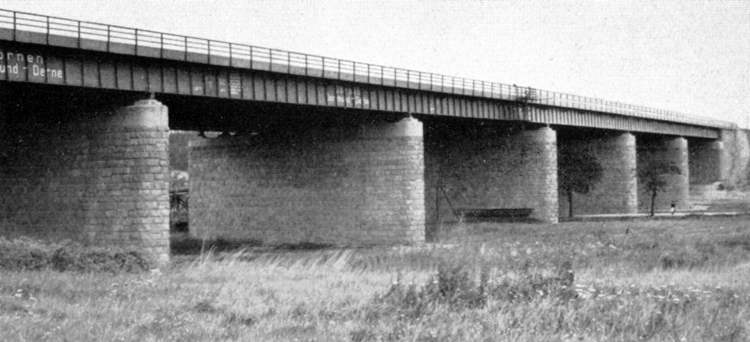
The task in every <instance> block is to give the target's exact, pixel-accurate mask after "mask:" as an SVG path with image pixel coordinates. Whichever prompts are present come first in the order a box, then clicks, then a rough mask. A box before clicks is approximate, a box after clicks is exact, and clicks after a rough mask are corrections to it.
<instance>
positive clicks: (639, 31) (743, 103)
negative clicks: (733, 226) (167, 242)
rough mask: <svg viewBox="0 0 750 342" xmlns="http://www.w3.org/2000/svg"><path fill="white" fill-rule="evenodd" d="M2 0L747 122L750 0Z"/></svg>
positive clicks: (27, 8)
mask: <svg viewBox="0 0 750 342" xmlns="http://www.w3.org/2000/svg"><path fill="white" fill-rule="evenodd" d="M0 8H1V9H7V10H16V11H22V12H30V13H35V14H43V15H50V16H57V17H62V18H68V19H76V20H84V21H91V22H97V23H104V24H113V25H120V26H127V27H133V28H141V29H149V30H154V31H159V32H166V33H172V34H178V35H187V36H194V37H199V38H207V39H214V40H221V41H228V42H232V43H242V44H247V45H254V46H260V47H267V48H276V49H282V50H287V51H294V52H301V53H308V54H314V55H321V56H326V57H334V58H340V59H347V60H353V61H357V62H366V63H371V64H378V65H385V66H390V67H398V68H404V69H411V70H417V71H426V72H433V73H438V74H444V75H449V76H458V77H465V78H471V79H477V80H484V81H491V82H499V83H506V84H517V85H519V86H526V87H533V88H537V89H544V90H551V91H557V92H564V93H570V94H576V95H582V96H589V97H596V98H601V99H605V100H610V101H619V102H624V103H630V104H635V105H643V106H649V107H654V108H660V109H668V110H673V111H678V112H682V113H686V114H690V115H697V116H704V117H710V118H714V119H720V120H727V121H731V122H734V123H737V124H739V125H740V126H741V127H747V125H748V123H749V122H750V1H742V0H737V1H732V0H724V1H719V0H713V1H710V0H705V1H701V0H693V1H601V0H599V1H593V0H592V1H562V0H561V1H541V0H538V1H449V0H442V1H441V0H432V1H407V0H402V1H378V0H375V1H373V0H367V1H355V0H350V1H343V0H341V1H340V0H316V1H280V0H276V1H271V0H224V1H215V0H75V1H70V0H54V1H35V0H3V1H2V3H0Z"/></svg>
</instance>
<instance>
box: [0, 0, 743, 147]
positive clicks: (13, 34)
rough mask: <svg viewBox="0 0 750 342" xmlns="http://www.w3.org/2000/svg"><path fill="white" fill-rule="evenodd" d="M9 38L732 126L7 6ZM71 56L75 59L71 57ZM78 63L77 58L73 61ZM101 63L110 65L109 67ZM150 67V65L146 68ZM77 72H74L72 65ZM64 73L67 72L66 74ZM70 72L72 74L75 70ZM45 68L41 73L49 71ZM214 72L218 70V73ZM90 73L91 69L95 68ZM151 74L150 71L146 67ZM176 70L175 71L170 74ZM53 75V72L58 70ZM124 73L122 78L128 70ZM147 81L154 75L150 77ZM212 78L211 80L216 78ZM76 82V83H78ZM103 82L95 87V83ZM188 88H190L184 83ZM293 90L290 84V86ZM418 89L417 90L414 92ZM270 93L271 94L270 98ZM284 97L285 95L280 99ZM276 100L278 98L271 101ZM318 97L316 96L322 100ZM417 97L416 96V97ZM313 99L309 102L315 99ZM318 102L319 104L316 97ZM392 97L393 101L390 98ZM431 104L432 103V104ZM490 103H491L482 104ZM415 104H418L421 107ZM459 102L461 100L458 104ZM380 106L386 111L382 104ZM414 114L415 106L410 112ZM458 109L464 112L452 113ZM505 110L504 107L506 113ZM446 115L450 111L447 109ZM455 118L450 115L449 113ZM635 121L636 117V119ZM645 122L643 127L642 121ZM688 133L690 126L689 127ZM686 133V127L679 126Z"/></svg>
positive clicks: (231, 83)
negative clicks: (23, 10) (30, 11)
mask: <svg viewBox="0 0 750 342" xmlns="http://www.w3.org/2000/svg"><path fill="white" fill-rule="evenodd" d="M2 40H5V41H9V42H15V43H21V44H29V45H28V46H34V45H41V46H49V47H58V48H69V49H75V50H86V51H92V52H98V53H106V54H113V55H123V56H132V57H141V58H153V59H159V60H163V61H176V62H183V63H191V64H192V63H194V64H202V65H207V66H212V67H217V68H228V69H230V70H232V69H235V70H243V69H244V70H252V71H259V72H269V73H275V74H286V75H292V76H295V77H303V78H314V79H322V80H329V81H336V82H346V83H354V84H360V85H363V86H366V85H369V86H377V87H389V88H398V89H405V90H410V91H412V92H413V91H417V92H430V93H439V94H448V95H457V96H461V97H474V98H479V99H482V100H484V99H486V100H490V101H491V100H495V101H502V102H503V103H506V104H507V103H508V102H510V103H511V104H512V105H514V106H515V107H516V108H518V107H524V108H525V109H524V110H520V111H516V112H518V114H515V115H509V116H508V115H503V117H499V116H498V115H492V114H491V113H489V112H491V111H492V110H487V109H479V110H480V111H482V112H485V113H484V114H481V115H478V116H473V117H478V118H500V119H508V118H510V119H516V120H526V121H532V122H540V123H551V124H561V123H562V124H566V123H567V124H571V125H578V124H584V125H589V124H592V125H594V127H595V126H596V122H600V121H607V120H608V118H606V117H602V118H597V117H595V116H592V115H591V113H593V114H595V113H604V114H610V115H615V116H625V117H628V120H629V121H631V122H641V121H643V120H645V121H658V122H662V123H676V124H680V126H685V125H687V126H692V128H690V129H687V130H686V132H687V131H689V132H687V133H686V134H695V135H697V136H706V137H709V136H713V135H714V134H710V133H705V132H706V130H705V129H704V128H709V130H711V129H717V128H731V127H732V126H733V125H732V124H731V123H728V122H723V121H718V120H712V119H707V118H701V117H695V116H688V115H684V114H681V113H677V112H672V111H666V110H660V109H654V108H649V107H643V106H635V105H629V104H624V103H620V102H614V101H605V100H601V99H596V98H590V97H583V96H577V95H571V94H565V93H558V92H551V91H545V90H539V89H534V88H528V87H516V86H514V85H507V84H502V83H495V82H485V81H478V80H470V79H464V78H457V77H450V76H445V75H440V74H434V73H425V72H419V71H412V70H404V69H399V68H392V67H385V66H379V65H373V64H367V63H359V62H353V61H347V60H341V59H336V58H329V57H321V56H314V55H308V54H301V53H295V52H288V51H282V50H275V49H267V48H260V47H255V46H250V45H243V44H235V43H228V42H221V41H214V40H208V39H201V38H194V37H187V36H178V35H172V34H168V33H160V32H154V31H148V30H141V29H134V28H126V27H120V26H113V25H105V24H97V23H90V22H85V21H76V20H69V19H62V18H55V17H49V16H41V15H35V14H29V13H22V12H14V11H7V10H0V41H2ZM0 53H4V55H5V63H4V64H5V66H6V69H8V68H9V67H12V64H11V61H10V59H11V57H13V58H16V59H18V58H19V56H21V57H20V58H21V59H36V58H38V59H42V60H43V62H44V63H37V64H38V65H37V66H36V68H37V69H40V70H41V69H44V70H45V72H46V73H48V74H49V73H52V72H54V71H56V70H59V71H60V74H61V75H62V74H63V73H65V78H67V77H73V78H75V76H76V74H80V78H82V81H81V83H82V84H81V85H83V86H87V85H88V86H92V84H91V82H89V84H86V80H85V79H83V78H85V74H86V73H85V68H86V66H85V64H86V61H85V60H83V61H81V63H82V64H84V65H83V66H81V68H80V69H81V72H78V73H77V72H76V71H75V70H74V69H76V68H70V67H69V66H68V65H67V64H66V61H64V60H63V61H59V63H58V64H59V66H60V68H58V69H56V68H54V67H52V68H50V64H52V65H54V64H55V58H54V56H48V55H47V54H46V53H45V54H44V56H42V54H39V55H37V54H35V53H34V52H22V51H18V50H16V51H13V50H9V49H6V50H4V51H3V50H0ZM68 60H69V61H70V58H68ZM95 63H96V64H97V66H96V69H97V71H96V74H97V76H96V77H98V78H99V79H100V80H101V77H102V75H103V73H106V72H107V71H106V69H108V67H107V66H106V65H105V64H106V63H102V62H100V61H99V59H97V61H96V62H95ZM33 64H34V63H33V61H31V63H27V61H24V65H25V66H26V67H28V68H29V70H31V71H27V72H26V74H27V75H26V76H17V77H15V79H14V76H13V75H11V73H10V72H5V75H0V79H7V80H15V81H31V82H33V81H34V80H33V77H32V76H34V75H32V74H33V72H34V71H33V70H34V69H33V68H34V65H33ZM73 64H75V62H73ZM101 65H105V67H104V68H102V67H101ZM113 67H114V71H113V74H115V78H116V76H117V75H116V74H117V73H118V71H117V65H114V66H113ZM144 68H145V69H147V67H144ZM69 69H70V70H69ZM132 69H133V68H132V67H131V75H130V77H129V78H130V79H131V83H132V82H133V79H134V78H136V76H137V75H133V74H132ZM63 70H64V71H63ZM68 71H71V72H72V74H71V73H70V72H68ZM45 72H42V73H45ZM188 73H189V74H190V75H187V78H188V79H192V78H193V74H194V71H190V72H188ZM212 73H213V72H212ZM89 74H91V72H89ZM146 74H148V71H147V70H146ZM160 74H161V77H160V78H161V83H162V84H164V83H165V82H167V81H165V80H168V79H170V77H165V76H164V72H163V71H160ZM168 74H169V73H168ZM219 74H225V75H226V77H221V75H219V76H218V77H216V78H215V81H216V83H217V84H216V87H217V88H218V92H217V94H218V96H219V97H221V91H222V89H223V90H224V91H225V92H226V94H225V95H226V97H230V98H231V97H232V95H233V94H235V95H239V97H240V98H246V96H244V95H242V94H241V93H242V92H243V91H244V87H245V85H244V84H243V82H244V80H243V76H242V74H241V73H231V72H226V71H223V72H221V73H219ZM53 76H54V75H53ZM121 76H122V75H121ZM198 76H202V77H200V78H201V79H203V81H204V85H201V86H199V87H200V88H201V91H200V92H199V93H196V91H195V89H196V86H194V85H193V84H192V83H191V84H190V86H189V88H190V91H189V93H190V95H210V94H209V93H208V88H209V87H211V85H210V84H205V83H212V82H205V78H206V75H198ZM49 77H50V75H46V76H45V77H44V81H45V82H46V83H54V80H53V81H52V82H50V80H49ZM145 77H146V78H147V79H148V78H149V77H153V76H149V75H146V76H145ZM178 78H179V76H178V75H175V82H176V83H179V80H177V79H178ZM209 78H210V77H209ZM112 82H113V83H114V85H115V86H114V88H118V89H120V88H121V87H120V83H121V82H119V81H118V80H113V81H112ZM149 82H150V81H147V82H146V83H147V86H146V89H138V87H136V86H135V85H132V86H131V87H130V89H131V90H157V91H165V92H168V91H167V89H164V88H165V87H164V86H162V87H156V88H155V89H151V88H150V87H149V86H148V83H149ZM69 83H70V82H67V81H65V82H63V84H69ZM75 83H76V82H73V85H75ZM97 85H98V86H100V87H105V88H107V86H106V85H103V84H102V82H98V84H97ZM95 86H96V85H95ZM174 88H175V90H176V91H175V93H180V92H179V89H177V88H179V86H178V84H175V85H174ZM183 88H184V87H183ZM287 88H288V87H287ZM357 93H360V94H361V93H362V91H361V90H359V88H351V87H348V88H347V87H344V88H341V87H339V88H337V89H334V90H333V92H330V91H327V92H326V94H325V95H324V96H325V97H327V98H328V99H326V100H325V101H324V102H331V100H333V101H332V102H335V103H340V102H343V105H344V106H345V107H346V106H349V104H350V103H351V104H352V105H353V106H354V107H357V105H358V103H357V102H358V101H359V102H361V103H359V104H360V105H362V106H361V107H362V108H363V109H368V108H366V107H367V106H366V104H364V103H363V102H372V101H373V99H372V98H367V97H363V96H362V95H358V94H357ZM410 94H411V93H410ZM264 97H266V98H267V97H268V96H264ZM277 97H278V96H277ZM266 100H273V99H266ZM316 101H317V100H316ZM415 101H416V100H415ZM308 102H309V101H308ZM317 102H318V103H319V102H320V101H317ZM386 102H387V101H386ZM427 102H429V101H427ZM482 102H484V101H482ZM466 106H468V107H472V106H474V105H473V104H471V103H466V104H459V105H458V107H466ZM415 107H416V106H415ZM424 107H429V108H432V112H431V111H430V110H423V111H422V113H425V114H439V113H433V112H434V111H435V106H434V105H431V104H429V103H427V104H426V105H425V106H424ZM453 107H455V105H453ZM529 107H533V108H534V109H535V110H528V108H529ZM540 108H541V109H544V108H560V109H563V111H562V114H560V113H554V114H553V115H549V114H546V115H545V114H544V113H545V111H544V110H539V109H540ZM377 109H380V108H377ZM565 110H577V111H582V112H588V113H590V114H586V115H584V116H585V117H584V118H577V119H575V120H567V119H566V120H562V121H560V120H555V117H557V116H562V117H564V116H565V114H564V113H565ZM410 111H413V110H410ZM452 111H453V112H458V111H460V109H459V110H456V109H454V110H452ZM501 111H502V110H501ZM445 112H446V113H448V112H451V110H447V111H445ZM449 115H450V114H449ZM633 119H636V120H635V121H633ZM638 119H640V120H638ZM639 125H640V124H639ZM601 128H613V129H629V130H636V131H637V130H640V129H639V128H637V127H635V126H633V124H630V125H629V126H628V125H625V126H623V125H614V126H612V127H609V126H607V127H601ZM683 130H684V129H683ZM696 130H698V131H701V132H703V133H691V132H693V131H696ZM678 131H679V130H678ZM668 133H676V134H685V133H682V132H668Z"/></svg>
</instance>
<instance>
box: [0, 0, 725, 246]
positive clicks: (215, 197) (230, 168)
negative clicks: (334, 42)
mask: <svg viewBox="0 0 750 342" xmlns="http://www.w3.org/2000/svg"><path fill="white" fill-rule="evenodd" d="M0 120H1V121H0V123H1V124H0V129H1V130H2V133H3V134H2V137H1V138H0V146H3V148H2V150H3V151H5V152H4V153H3V154H2V155H0V158H2V166H1V169H0V189H2V195H0V204H2V206H0V223H2V224H3V226H0V234H3V232H5V233H7V234H15V233H19V234H30V235H38V236H42V237H46V238H71V239H77V240H81V241H86V242H91V243H113V244H121V245H123V244H124V245H137V246H142V247H143V248H146V249H147V250H149V251H150V252H151V253H153V254H154V256H155V257H157V258H161V259H165V258H167V255H168V234H169V159H168V153H167V151H168V148H169V130H170V129H180V130H194V131H200V132H203V131H209V130H216V131H222V132H225V133H224V134H222V136H221V137H219V138H216V139H197V140H195V141H193V142H192V145H191V152H190V166H189V174H190V177H191V179H190V231H191V234H194V235H195V236H198V237H207V238H217V237H223V238H252V239H259V240H262V241H264V242H267V243H284V242H324V243H337V244H373V243H375V244H379V243H388V244H390V243H420V242H422V241H425V239H426V238H431V237H432V236H434V235H435V233H436V231H437V229H439V227H440V226H441V224H442V223H444V222H447V221H451V220H455V219H456V212H457V209H459V208H462V209H502V208H506V209H507V208H527V209H531V212H532V214H531V217H532V218H533V219H535V220H539V221H545V222H557V221H558V219H559V217H560V216H561V215H562V216H564V215H565V213H567V210H566V208H567V207H568V205H569V203H567V199H566V198H565V196H560V189H559V186H558V184H559V181H560V180H559V179H558V177H559V176H560V177H565V175H558V161H557V158H558V152H559V151H565V150H572V151H581V153H583V152H585V153H587V154H591V155H593V156H595V157H596V159H597V162H598V163H599V164H600V165H601V166H602V168H603V170H604V173H603V174H604V176H603V180H602V181H601V182H600V183H599V184H598V185H597V186H596V188H595V189H594V190H593V191H592V192H591V193H589V194H588V195H578V196H576V197H574V202H576V204H575V206H576V208H577V211H578V212H580V213H587V214H600V213H634V212H637V211H638V210H643V209H644V208H645V206H646V204H647V203H646V202H647V201H644V200H645V199H647V198H648V196H647V195H646V194H645V190H644V189H643V186H642V184H639V182H638V179H637V177H636V174H637V173H638V170H640V169H644V168H646V167H648V166H649V165H650V164H653V163H655V162H657V161H669V162H671V163H672V164H673V165H675V166H676V167H677V168H678V169H679V170H680V172H679V174H676V175H671V176H665V178H667V179H668V181H669V183H670V186H669V187H668V188H667V189H666V191H665V192H664V193H663V194H660V196H659V197H658V199H659V202H658V203H657V205H658V206H659V207H660V208H664V207H668V206H669V205H670V203H672V202H674V203H676V205H677V206H678V207H679V209H688V208H689V203H688V196H687V191H688V188H689V185H690V183H696V184H697V183H711V182H717V181H721V180H722V179H723V178H725V173H726V170H725V169H726V168H725V167H724V164H726V163H725V161H726V159H727V158H728V155H729V152H728V151H725V150H724V144H723V143H722V139H725V138H726V137H727V136H728V135H730V134H731V132H732V131H733V130H735V129H736V126H735V125H733V124H731V123H727V122H723V121H718V120H711V119H707V118H702V117H695V116H689V115H685V114H681V113H675V112H670V111H665V110H659V109H654V108H647V107H642V106H634V105H628V104H623V103H619V102H615V101H605V100H601V99H595V98H588V97H582V96H576V95H571V94H563V93H558V92H551V91H544V90H540V89H534V88H529V87H518V86H515V85H507V84H501V83H494V82H485V81H478V80H469V79H463V78H456V77H449V76H444V75H439V74H434V73H425V72H418V71H412V70H403V69H398V68H391V67H385V66H378V65H372V64H366V63H359V62H352V61H346V60H340V59H335V58H328V57H321V56H313V55H306V54H301V53H294V52H287V51H281V50H275V49H266V48H260V47H254V46H249V45H243V44H235V43H228V42H220V41H213V40H207V39H201V38H194V37H185V36H178V35H172V34H168V33H160V32H153V31H149V30H143V29H135V28H126V27H119V26H113V25H105V24H98V23H90V22H84V21H76V20H69V19H62V18H54V17H48V16H40V15H35V14H29V13H20V12H13V11H5V10H0Z"/></svg>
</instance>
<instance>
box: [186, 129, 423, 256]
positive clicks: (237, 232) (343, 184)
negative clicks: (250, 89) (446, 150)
mask: <svg viewBox="0 0 750 342" xmlns="http://www.w3.org/2000/svg"><path fill="white" fill-rule="evenodd" d="M394 121H395V122H394ZM422 137H423V132H422V123H421V122H420V121H419V120H417V119H414V118H411V117H407V118H402V119H396V120H382V119H379V120H357V121H355V122H338V123H336V124H335V125H314V124H307V123H306V124H304V125H301V126H298V127H294V125H292V124H289V125H284V127H283V130H281V129H280V130H278V131H277V130H274V129H269V130H268V131H264V132H260V133H259V134H255V135H245V136H243V135H236V136H232V137H224V138H216V139H205V140H201V141H193V142H191V144H192V146H191V150H190V166H189V167H190V176H191V179H190V201H191V202H190V232H191V234H192V235H194V236H196V237H199V238H232V239H254V240H259V241H262V242H263V243H272V244H273V243H297V242H312V243H333V244H352V245H362V244H404V243H407V244H409V243H420V242H423V241H424V237H425V235H424V234H425V221H424V220H425V214H424V213H425V209H424V158H423V153H424V148H423V140H422Z"/></svg>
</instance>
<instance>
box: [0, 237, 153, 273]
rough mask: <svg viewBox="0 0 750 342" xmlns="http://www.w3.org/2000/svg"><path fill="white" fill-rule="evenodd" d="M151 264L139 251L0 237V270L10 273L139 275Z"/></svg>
mask: <svg viewBox="0 0 750 342" xmlns="http://www.w3.org/2000/svg"><path fill="white" fill-rule="evenodd" d="M151 266H152V264H151V263H150V261H149V260H148V259H147V258H146V257H145V256H144V255H143V254H141V253H140V252H139V251H136V250H134V249H128V248H121V247H96V246H84V245H82V244H80V243H77V242H73V241H69V240H66V241H63V242H61V243H56V244H45V243H43V242H41V241H37V240H33V239H29V238H20V239H15V240H8V239H5V238H3V237H0V269H3V270H9V271H21V270H31V271H34V270H42V269H54V270H57V271H76V272H112V273H117V272H141V271H145V270H148V269H150V268H151Z"/></svg>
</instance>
